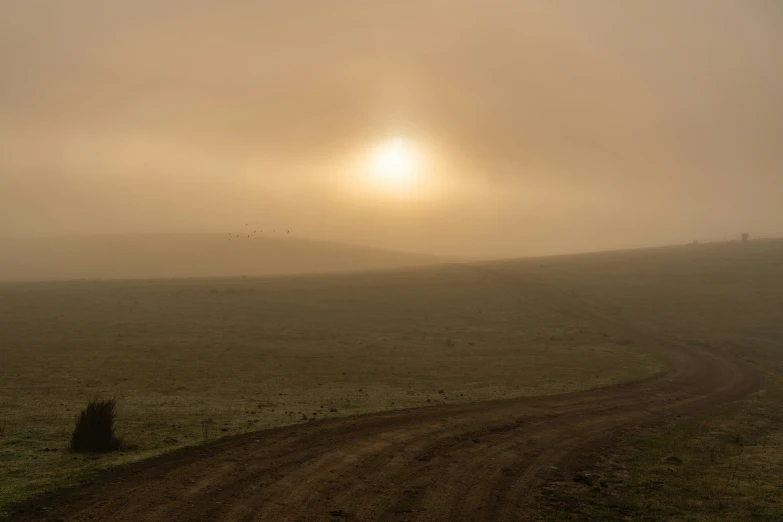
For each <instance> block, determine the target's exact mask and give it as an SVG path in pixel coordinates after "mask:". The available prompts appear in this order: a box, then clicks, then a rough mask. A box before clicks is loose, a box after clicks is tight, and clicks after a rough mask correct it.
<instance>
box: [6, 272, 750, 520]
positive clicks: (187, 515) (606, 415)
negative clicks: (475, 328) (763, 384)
mask: <svg viewBox="0 0 783 522" xmlns="http://www.w3.org/2000/svg"><path fill="white" fill-rule="evenodd" d="M501 277H503V276H502V275H501ZM526 290H529V288H528V287H527V286H526ZM551 294H552V291H551V288H550V289H549V291H548V297H547V298H548V299H549V300H550V301H551V297H552V295H551ZM556 300H557V301H558V303H555V305H557V306H568V307H569V308H568V309H569V310H570V311H571V313H573V314H574V315H578V316H580V317H582V318H585V319H589V320H591V321H593V322H599V323H602V325H603V326H604V327H606V328H611V329H613V330H614V332H617V333H621V334H622V335H624V336H626V337H629V338H631V339H633V340H634V341H635V342H637V343H639V344H643V345H645V346H647V347H650V348H652V349H655V350H657V351H658V352H660V354H661V355H662V356H663V357H664V358H665V359H666V360H667V361H668V363H669V365H670V366H671V371H670V372H669V373H667V374H666V375H663V376H661V377H656V378H654V379H651V380H647V381H644V382H640V383H635V384H632V385H626V386H620V387H614V388H607V389H602V390H593V391H588V392H583V393H574V394H568V395H559V396H549V397H535V398H522V399H514V400H504V401H496V402H486V403H479V404H467V405H454V406H438V407H432V408H424V409H418V410H410V411H402V412H394V413H384V414H377V415H370V416H364V417H354V418H342V419H335V420H330V421H325V422H320V423H313V424H308V425H299V426H293V427H289V428H283V429H276V430H271V431H267V432H261V433H257V434H249V435H242V436H237V437H232V438H228V439H224V440H221V441H219V442H217V443H215V444H212V445H210V446H207V447H202V448H196V449H193V450H188V451H184V452H181V453H179V454H176V455H171V456H166V457H163V458H159V459H155V460H152V461H148V462H143V463H140V464H137V465H134V466H132V467H130V468H125V469H121V470H118V471H113V472H109V473H105V474H103V475H102V476H101V477H100V478H99V480H98V482H97V483H95V484H93V485H89V486H84V487H80V488H76V489H72V490H66V491H61V492H57V493H55V494H53V495H50V496H48V497H43V498H39V499H36V500H35V501H34V502H33V503H31V504H29V505H28V506H26V509H25V511H24V512H23V513H17V514H16V515H15V517H13V518H18V519H20V520H24V519H44V520H93V521H108V520H116V521H134V522H135V521H141V520H181V521H186V520H188V521H191V520H199V521H201V520H203V521H207V520H226V521H240V520H242V521H249V520H270V521H299V520H303V521H304V520H307V521H309V520H316V521H317V520H332V521H339V520H368V521H372V520H394V521H403V520H409V521H414V520H416V521H427V520H455V521H458V520H465V521H480V520H492V521H494V520H529V519H530V518H531V509H532V508H533V506H532V505H531V501H532V499H533V495H532V493H533V492H534V491H535V488H536V487H537V486H538V485H539V484H540V483H541V481H542V480H543V479H544V478H546V476H547V475H548V474H550V473H552V468H551V467H552V466H558V467H565V468H566V469H567V468H568V465H569V462H572V461H573V459H574V458H575V457H577V456H578V455H579V454H580V453H581V452H584V451H586V450H589V449H590V448H591V447H594V446H596V445H597V444H599V443H600V442H601V441H602V440H606V437H607V436H609V435H611V433H612V432H613V431H616V430H617V429H619V428H622V427H627V426H629V425H634V424H639V423H645V422H650V421H653V420H656V419H657V418H661V417H662V416H666V415H675V414H681V413H689V412H694V411H699V410H701V409H704V408H707V407H709V406H711V405H715V404H718V403H721V402H724V401H728V400H731V399H735V398H739V397H741V396H743V395H746V394H748V393H750V392H751V391H753V390H754V389H756V388H758V387H759V386H760V378H759V377H758V376H757V375H756V374H755V373H754V372H752V371H750V370H748V369H747V368H745V367H744V366H742V365H740V364H738V363H737V362H736V361H734V360H731V359H729V358H727V357H724V356H722V355H720V354H719V353H717V352H712V351H710V350H706V349H702V348H698V347H692V346H681V345H676V344H672V343H669V342H664V341H662V340H660V339H658V338H657V337H656V336H654V335H652V334H650V333H648V332H647V331H645V330H644V329H642V328H641V327H635V326H634V325H632V324H629V323H628V321H627V320H625V319H622V318H618V317H613V316H611V315H609V314H607V313H606V312H604V311H603V310H602V309H600V308H599V307H597V306H595V305H593V304H591V303H588V302H585V301H583V300H579V299H577V298H575V297H574V296H568V295H566V294H565V293H562V294H561V295H560V297H558V298H556ZM550 304H551V303H550ZM42 505H43V506H47V507H48V508H50V509H49V510H48V511H45V512H43V511H41V510H40V506H42Z"/></svg>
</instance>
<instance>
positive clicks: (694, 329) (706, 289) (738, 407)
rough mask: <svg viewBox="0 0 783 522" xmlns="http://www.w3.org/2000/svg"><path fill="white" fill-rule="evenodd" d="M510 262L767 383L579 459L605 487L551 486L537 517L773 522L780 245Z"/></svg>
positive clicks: (780, 515) (781, 435)
mask: <svg viewBox="0 0 783 522" xmlns="http://www.w3.org/2000/svg"><path fill="white" fill-rule="evenodd" d="M512 266H513V269H514V270H517V271H519V272H520V273H535V274H537V275H539V276H540V277H544V278H546V279H547V280H549V281H553V282H557V284H559V285H561V286H562V287H564V288H568V289H570V290H571V291H574V292H576V293H579V294H580V295H585V296H590V298H591V299H594V300H596V301H600V302H601V303H602V304H603V305H604V306H608V307H614V308H615V309H616V310H619V311H622V312H623V313H624V314H627V315H628V316H632V317H634V318H644V320H645V321H646V323H647V324H648V325H651V326H652V327H654V328H656V329H657V330H658V331H659V332H660V333H661V335H664V336H668V337H670V338H672V339H675V340H677V341H679V342H688V343H693V344H698V345H700V346H707V347H710V348H711V349H713V350H720V351H725V352H728V353H731V354H734V355H736V356H737V357H739V358H741V359H743V360H745V361H746V362H747V363H748V364H750V365H752V366H754V367H755V368H756V369H757V370H758V371H760V372H762V373H763V374H764V375H765V376H766V385H765V387H764V388H763V389H762V390H760V391H759V392H757V393H755V394H753V395H752V396H750V397H748V398H746V399H744V400H741V401H738V402H735V403H731V404H727V405H725V406H723V407H721V408H718V409H717V410H715V411H711V412H706V413H704V414H703V415H699V416H695V417H693V418H690V419H685V420H681V421H679V422H675V423H669V424H666V425H662V426H657V427H653V428H648V429H642V430H634V431H631V432H628V433H624V434H622V435H621V436H620V437H619V438H618V440H617V444H615V445H613V446H612V448H611V449H610V450H607V453H606V454H604V455H599V456H597V457H596V459H595V461H594V462H588V463H586V464H585V472H586V473H590V474H592V475H596V476H599V477H600V478H601V481H602V482H604V483H605V484H606V487H600V486H599V487H597V486H595V485H594V486H586V485H583V484H570V485H568V486H564V485H563V484H558V485H554V486H553V487H552V488H550V489H548V490H547V491H546V492H545V493H544V495H543V500H544V503H545V504H546V505H547V509H546V510H545V511H544V512H543V513H542V518H544V517H548V518H551V519H555V520H561V519H567V520H616V519H627V520H736V521H746V520H783V482H781V480H780V477H781V476H782V475H783V452H781V451H780V447H781V443H783V241H777V240H776V241H771V240H770V241H758V242H751V243H749V244H747V245H741V244H737V243H730V244H713V245H699V246H698V247H677V248H670V249H656V250H648V251H635V252H617V253H607V254H598V255H593V256H573V257H568V258H560V259H557V260H556V259H550V260H547V261H546V262H544V261H541V260H539V261H535V260H528V261H525V262H517V263H514V264H511V265H509V268H511V267H512ZM585 273H589V274H591V275H592V277H591V278H589V279H588V278H585V277H584V276H583V274H585Z"/></svg>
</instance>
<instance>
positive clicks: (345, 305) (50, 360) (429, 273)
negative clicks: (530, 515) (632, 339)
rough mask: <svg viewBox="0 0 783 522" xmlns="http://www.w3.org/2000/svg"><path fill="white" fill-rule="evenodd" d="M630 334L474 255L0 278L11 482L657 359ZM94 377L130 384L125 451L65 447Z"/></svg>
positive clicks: (73, 476)
mask: <svg viewBox="0 0 783 522" xmlns="http://www.w3.org/2000/svg"><path fill="white" fill-rule="evenodd" d="M617 341H622V339H616V338H614V337H613V336H612V335H611V332H609V333H607V332H604V331H599V330H596V329H594V328H593V327H591V325H589V324H581V323H579V322H577V321H575V320H574V319H573V318H572V317H570V316H568V315H565V314H564V313H562V312H561V311H558V310H557V309H553V308H551V307H549V306H548V304H547V303H546V302H542V301H541V300H540V299H538V298H536V297H534V296H532V295H527V294H526V293H525V291H524V288H513V287H509V285H508V284H507V283H504V282H502V281H498V280H497V278H492V277H490V276H488V275H487V273H486V272H485V271H480V270H475V269H472V268H470V267H460V266H444V267H438V268H430V269H421V270H407V271H397V272H388V273H376V274H354V275H341V276H318V277H310V278H308V277H300V278H292V277H287V278H269V279H227V280H179V281H129V282H108V281H107V282H100V281H96V282H63V283H45V284H43V283H42V284H8V285H2V286H0V366H1V367H2V368H3V370H4V372H6V374H7V375H9V376H10V377H11V378H10V379H5V380H2V381H0V387H1V388H0V415H3V414H7V415H8V428H7V434H6V436H5V437H3V438H1V439H0V488H2V495H0V498H2V499H3V502H5V503H10V502H14V501H17V500H20V499H21V498H22V497H24V496H28V495H31V494H34V493H36V492H39V491H42V490H46V489H50V488H52V487H56V486H62V485H66V484H70V483H73V482H74V481H79V480H83V479H84V478H86V477H89V475H90V474H91V473H92V472H94V471H95V470H97V469H101V468H104V467H107V466H113V465H117V464H122V463H126V462H130V461H133V460H138V459H141V458H145V457H149V456H152V455H156V454H160V453H163V452H166V451H171V450H173V449H176V448H180V447H183V446H187V445H193V444H200V443H202V442H204V441H205V440H213V439H215V438H217V437H220V436H225V435H231V434H236V433H240V432H243V431H248V430H257V429H263V428H269V427H275V426H282V425H288V424H294V423H298V422H310V421H312V420H318V419H323V418H328V417H332V416H337V415H351V414H357V413H364V412H370V411H378V410H389V409H400V408H410V407H421V406H428V405H433V404H440V403H457V402H467V401H480V400H486V399H493V398H502V397H512V396H520V395H540V394H551V393H560V392H568V391H575V390H580V389H585V388H590V387H596V386H605V385H611V384H614V383H619V382H624V381H629V380H634V379H640V378H644V377H647V376H649V375H651V374H654V373H656V372H659V371H661V366H660V364H659V362H658V360H657V359H656V358H655V357H654V356H653V355H651V354H650V353H647V352H646V351H645V350H644V347H641V346H633V345H627V344H625V343H622V342H620V343H618V342H617ZM441 392H442V393H441ZM96 394H100V395H103V396H116V397H117V398H118V399H119V401H120V402H119V407H118V410H117V422H118V427H119V430H118V436H121V437H123V438H124V440H125V443H126V444H127V445H128V446H129V448H128V449H127V451H124V452H122V453H117V454H110V455H104V456H93V455H80V454H73V453H69V452H67V451H65V450H66V448H67V444H68V440H69V438H70V430H71V428H72V426H73V420H74V416H75V414H76V412H77V411H78V409H79V408H80V407H81V406H82V405H83V404H84V402H85V400H88V399H89V398H91V397H94V396H96Z"/></svg>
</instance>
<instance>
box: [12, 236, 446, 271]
mask: <svg viewBox="0 0 783 522" xmlns="http://www.w3.org/2000/svg"><path fill="white" fill-rule="evenodd" d="M443 261H444V260H443V259H440V258H436V257H432V256H426V255H420V254H411V253H404V252H393V251H387V250H381V249H374V248H369V247H363V246H356V245H347V244H338V243H328V242H321V241H311V240H305V239H298V238H289V237H269V236H262V237H254V238H247V237H243V238H237V237H233V238H232V239H231V240H229V238H228V236H227V235H226V236H223V235H219V234H155V235H102V236H84V237H60V238H34V239H33V238H24V239H0V281H30V280H59V279H152V278H180V277H231V276H260V275H274V274H304V273H323V272H345V271H358V270H378V269H386V268H397V267H409V266H417V265H427V264H434V263H439V262H443Z"/></svg>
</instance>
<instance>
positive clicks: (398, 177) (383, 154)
mask: <svg viewBox="0 0 783 522" xmlns="http://www.w3.org/2000/svg"><path fill="white" fill-rule="evenodd" d="M419 169H420V158H419V154H418V152H417V150H416V148H415V147H414V146H413V144H412V143H410V142H409V141H407V140H405V139H403V138H399V137H398V138H393V139H391V140H389V141H387V142H385V143H382V144H381V145H379V146H377V147H376V148H375V149H374V150H373V151H372V152H371V153H370V156H369V165H368V173H369V175H370V176H371V178H372V179H373V181H375V182H376V183H378V184H380V185H383V186H384V187H386V188H398V189H401V188H406V187H408V188H409V187H410V186H411V185H412V184H413V183H415V182H416V180H417V178H418V176H419Z"/></svg>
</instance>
